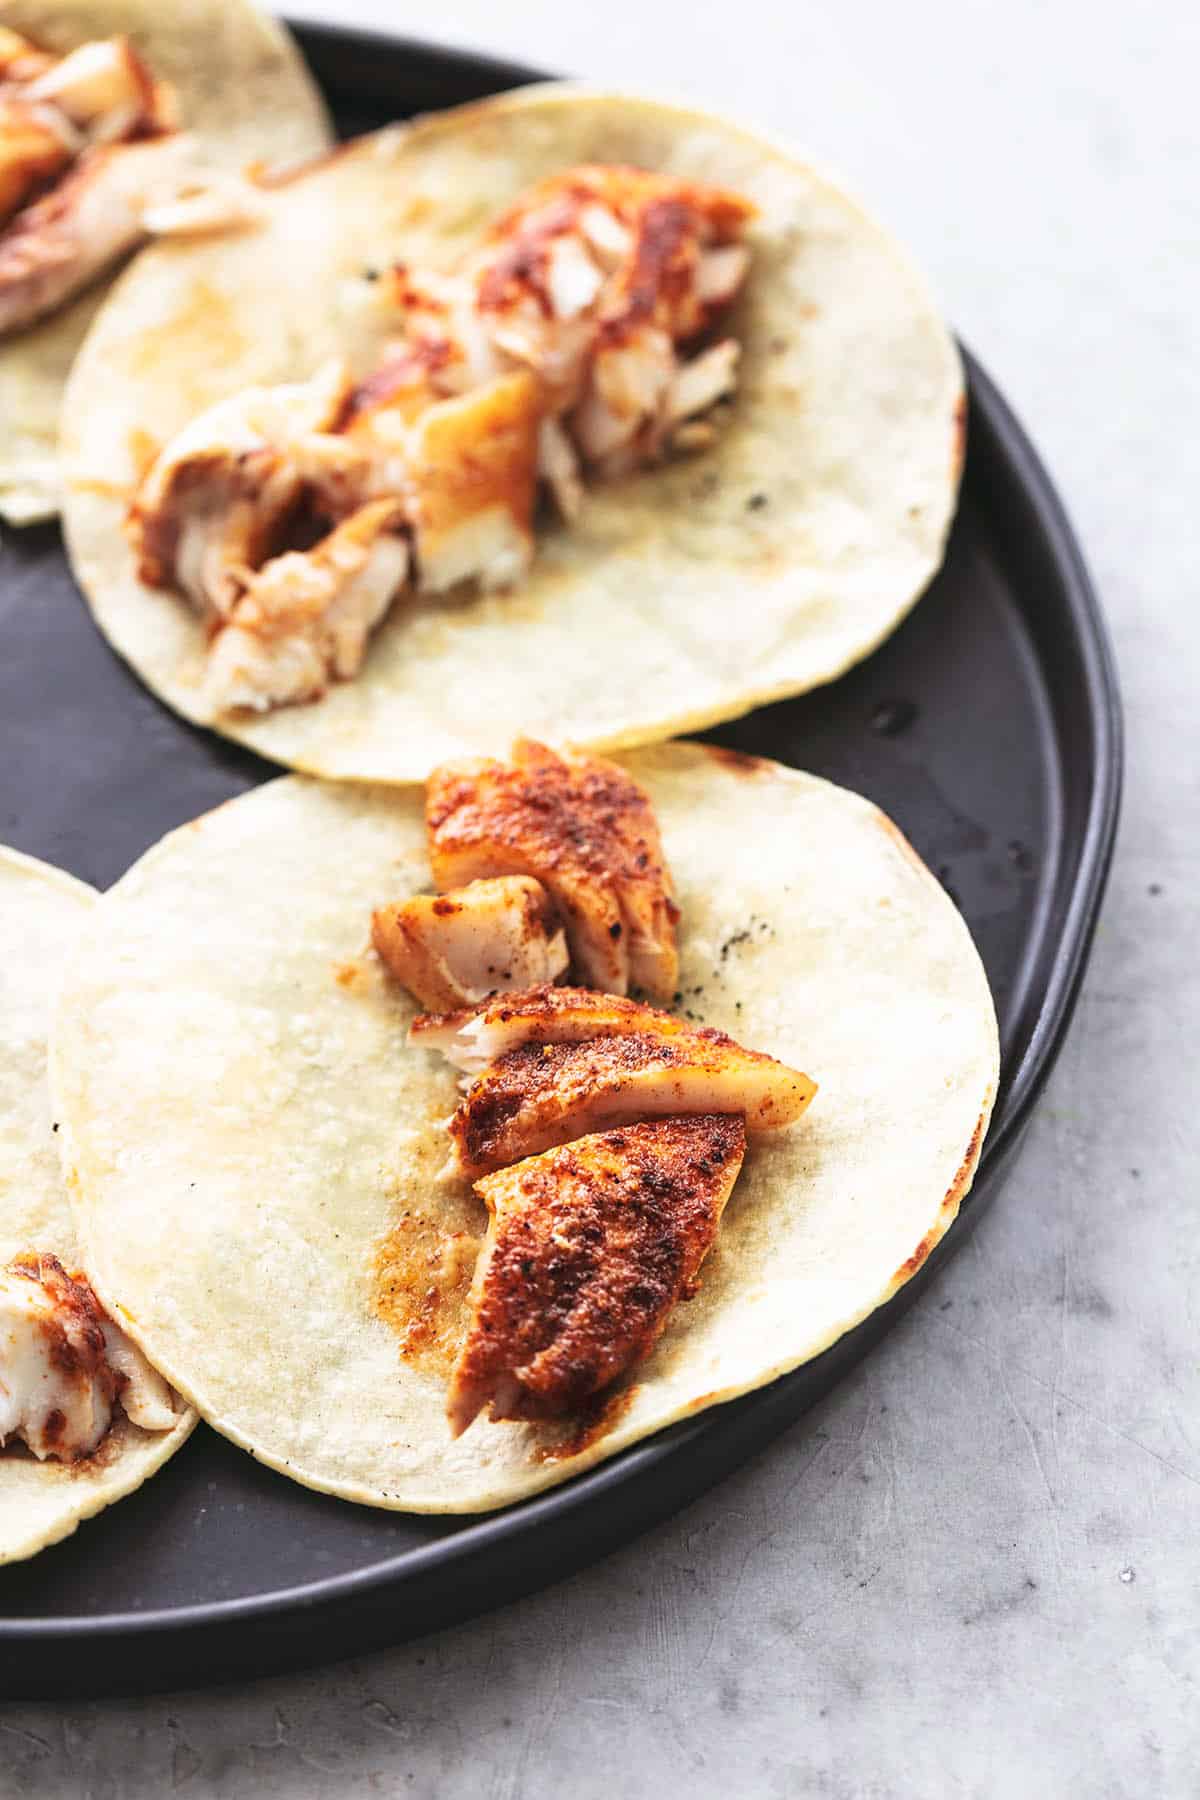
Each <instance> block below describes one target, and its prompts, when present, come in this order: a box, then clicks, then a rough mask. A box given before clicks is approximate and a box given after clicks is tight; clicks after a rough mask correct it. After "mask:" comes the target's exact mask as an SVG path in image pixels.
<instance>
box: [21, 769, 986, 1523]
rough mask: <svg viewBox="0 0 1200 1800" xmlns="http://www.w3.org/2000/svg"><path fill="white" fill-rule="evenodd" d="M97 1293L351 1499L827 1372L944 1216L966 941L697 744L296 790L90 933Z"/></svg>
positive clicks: (172, 860) (977, 1086) (87, 1010)
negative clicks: (836, 1348) (837, 1349)
mask: <svg viewBox="0 0 1200 1800" xmlns="http://www.w3.org/2000/svg"><path fill="white" fill-rule="evenodd" d="M52 1066H53V1080H54V1087H55V1094H56V1106H57V1107H58V1109H59V1116H60V1117H61V1119H62V1120H63V1132H64V1136H65V1154H66V1156H67V1160H68V1164H69V1167H70V1170H71V1180H72V1188H73V1192H74V1194H75V1198H76V1204H77V1221H78V1226H79V1230H80V1233H81V1240H82V1243H83V1246H84V1249H85V1253H86V1258H87V1263H88V1267H89V1268H90V1269H91V1270H92V1272H93V1276H94V1279H95V1281H96V1283H97V1288H98V1291H99V1293H100V1295H101V1297H102V1299H103V1301H104V1303H105V1305H106V1306H108V1307H109V1309H110V1311H111V1313H112V1316H113V1317H114V1318H115V1319H117V1320H118V1321H120V1322H121V1323H122V1324H123V1325H124V1326H125V1327H126V1329H127V1330H128V1331H129V1333H130V1334H131V1336H132V1337H134V1338H135V1339H136V1340H137V1341H138V1342H139V1343H140V1344H141V1345H142V1346H143V1348H144V1349H145V1350H146V1352H147V1354H148V1355H150V1356H152V1357H153V1358H154V1359H155V1361H156V1363H157V1364H158V1365H159V1366H160V1367H161V1368H162V1369H164V1370H165V1371H166V1372H167V1373H168V1374H169V1375H170V1378H171V1380H172V1381H173V1382H175V1383H176V1385H177V1386H178V1387H179V1388H180V1390H181V1391H182V1392H183V1393H185V1394H186V1395H187V1396H188V1398H189V1399H190V1400H191V1401H192V1402H193V1403H194V1404H195V1405H196V1406H197V1407H198V1408H199V1410H200V1411H201V1413H202V1414H203V1415H204V1416H205V1417H206V1418H207V1419H208V1420H209V1421H210V1422H211V1423H212V1424H213V1425H215V1426H216V1427H217V1428H218V1429H219V1430H221V1431H223V1432H225V1433H226V1434H227V1435H228V1436H229V1437H230V1438H232V1439H233V1440H234V1441H235V1442H236V1443H239V1444H241V1445H243V1446H244V1447H246V1448H248V1449H250V1450H252V1451H253V1453H254V1454H255V1455H256V1456H257V1457H258V1458H259V1459H260V1460H262V1461H263V1462H266V1463H268V1464H270V1465H271V1466H272V1467H274V1468H277V1469H279V1470H282V1471H283V1472H284V1473H286V1474H288V1475H290V1476H291V1477H293V1478H294V1479H295V1480H297V1481H300V1482H302V1483H305V1484H307V1485H309V1486H312V1487H315V1488H319V1489H322V1490H325V1491H327V1492H330V1493H333V1494H338V1495H341V1496H343V1497H344V1498H347V1499H350V1500H356V1501H360V1502H365V1503H368V1504H371V1505H375V1506H380V1507H391V1508H396V1509H405V1510H412V1511H420V1512H472V1511H479V1510H483V1509H486V1508H490V1507H496V1506H502V1505H504V1504H506V1503H508V1502H510V1501H514V1500H517V1499H519V1498H521V1497H522V1496H523V1495H528V1494H531V1493H534V1492H536V1491H538V1490H539V1489H542V1488H545V1487H547V1486H549V1485H550V1484H552V1483H554V1482H558V1481H562V1480H564V1479H566V1478H567V1477H568V1476H570V1475H572V1474H574V1473H576V1472H578V1471H579V1470H581V1469H584V1468H586V1467H588V1466H589V1465H591V1464H593V1463H595V1462H596V1461H598V1460H599V1459H601V1458H603V1457H606V1456H610V1455H612V1454H613V1453H614V1452H616V1451H618V1450H620V1449H622V1448H624V1447H625V1446H627V1445H629V1444H632V1443H635V1442H636V1441H638V1440H639V1439H641V1438H644V1437H646V1436H647V1435H648V1434H650V1433H652V1432H655V1431H658V1430H660V1429H662V1428H663V1427H664V1426H666V1425H669V1424H670V1423H671V1422H672V1421H674V1420H677V1419H680V1418H684V1417H687V1416H690V1415H692V1414H694V1413H696V1412H698V1411H700V1410H701V1409H703V1408H705V1407H709V1406H713V1405H715V1404H717V1403H719V1402H721V1401H724V1400H727V1399H729V1398H732V1397H733V1396H735V1395H737V1394H741V1393H744V1392H746V1391H747V1390H748V1389H751V1388H755V1387H758V1386H760V1385H762V1384H763V1383H765V1382H768V1381H771V1380H773V1379H774V1378H775V1377H776V1376H778V1375H780V1374H782V1373H784V1372H785V1371H787V1370H789V1369H792V1368H794V1367H795V1366H796V1365H797V1364H799V1363H802V1362H804V1361H806V1360H807V1359H808V1358H810V1357H813V1356H815V1355H817V1354H818V1353H819V1352H820V1351H821V1350H823V1349H824V1348H826V1347H827V1346H828V1345H829V1344H831V1343H832V1342H833V1341H834V1340H835V1339H836V1338H838V1337H839V1336H840V1335H841V1334H842V1333H843V1332H845V1331H847V1330H848V1329H849V1328H850V1327H851V1326H853V1325H854V1324H855V1323H857V1322H858V1321H859V1320H861V1319H862V1318H864V1317H865V1316H866V1315H867V1314H868V1313H869V1312H871V1311H872V1310H873V1309H874V1308H875V1307H877V1306H879V1305H881V1304H882V1303H883V1302H884V1301H885V1300H887V1299H888V1297H889V1296H890V1295H891V1294H892V1293H894V1292H895V1291H896V1289H897V1288H898V1287H899V1286H900V1285H901V1284H902V1283H903V1282H905V1281H906V1280H907V1279H908V1278H909V1276H910V1275H911V1274H912V1273H913V1272H914V1270H915V1269H917V1268H918V1267H919V1266H920V1264H921V1262H922V1260H923V1259H924V1258H925V1256H926V1255H928V1253H929V1251H930V1250H931V1249H932V1248H933V1246H934V1245H935V1244H936V1243H937V1242H938V1240H939V1239H940V1237H941V1236H942V1234H943V1233H944V1232H945V1230H946V1229H947V1227H948V1226H949V1225H950V1223H951V1222H952V1220H953V1218H954V1216H955V1214H956V1212H957V1210H958V1207H959V1203H960V1201H961V1200H962V1197H963V1195H964V1194H965V1193H966V1191H967V1189H968V1188H969V1187H970V1184H971V1180H972V1177H973V1174H974V1171H975V1167H976V1164H977V1161H978V1158H979V1154H980V1149H981V1145H982V1141H983V1136H984V1133H985V1132H986V1129H987V1124H988V1118H989V1115H990V1111H991V1106H992V1101H993V1096H994V1093H995V1087H996V1080H997V1072H998V1050H997V1034H996V1021H995V1015H994V1011H993V1007H992V1002H991V997H990V995H989V991H988V985H987V980H986V977H985V975H984V971H983V968H982V966H981V964H980V961H979V958H978V956H977V954H976V952H975V949H974V946H973V945H972V943H971V939H970V936H969V934H968V932H967V929H966V926H965V925H964V923H963V921H962V919H961V917H960V916H959V914H958V912H957V910H956V909H955V907H954V906H953V904H952V902H951V901H950V899H949V898H948V897H947V895H946V894H945V892H944V891H943V889H942V888H941V886H940V885H939V884H938V883H937V882H936V881H935V880H934V878H933V877H932V876H931V875H930V874H929V872H928V871H927V870H926V869H925V868H924V866H923V865H922V864H921V863H920V861H919V860H918V858H917V857H916V855H915V854H914V852H913V851H912V850H911V849H910V847H909V846H908V844H907V843H906V841H905V840H904V839H903V837H902V836H901V835H900V833H899V832H898V831H897V830H896V828H895V827H894V826H893V825H892V824H891V823H890V822H889V821H888V820H887V819H886V818H885V817H884V816H883V815H882V814H881V813H880V812H879V811H878V810H877V809H876V808H875V807H874V806H872V805H871V804H869V803H868V802H867V801H865V800H863V799H860V798H859V797H857V796H856V795H853V794H850V793H848V792H846V791H844V790H842V789H839V788H837V787H834V786H832V785H830V784H829V783H827V782H825V781H821V780H818V779H817V778H815V777H813V776H810V775H805V774H801V773H798V772H797V771H795V770H791V769H786V768H783V767H781V766H780V765H778V764H775V763H771V762H765V761H761V760H758V759H755V758H751V757H742V756H737V755H734V754H732V753H729V752H725V751H721V750H717V749H712V748H706V747H702V746H700V745H696V744H670V745H666V746H662V747H659V748H656V749H650V750H644V751H641V752H638V753H634V754H631V755H628V756H626V757H623V758H622V759H620V760H619V761H609V760H606V759H603V758H600V757H597V756H595V755H594V754H591V753H589V752H586V751H582V750H569V749H568V750H563V751H561V752H559V751H555V750H553V749H551V748H549V747H547V746H545V745H543V744H540V743H538V742H537V741H534V740H530V739H520V740H518V741H517V742H516V743H515V744H514V745H513V746H512V747H511V750H510V753H509V754H508V756H506V757H503V758H475V759H465V760H460V761H457V762H455V763H454V764H452V765H449V766H446V767H442V768H439V769H438V770H437V771H436V772H435V773H434V774H433V776H432V777H431V779H430V781H429V784H428V788H427V790H426V793H425V795H424V802H423V803H422V798H421V796H420V794H419V792H417V791H415V790H413V789H411V788H397V787H394V786H375V787H372V786H367V785H350V784H346V785H333V784H325V783H321V782H316V781H312V780H311V779H308V778H305V777H298V776H290V777H286V778H282V779H280V780H277V781H275V782H272V783H270V784H268V785H267V786H265V787H263V788H260V789H258V790H257V791H256V792H254V793H253V794H250V795H248V796H244V797H242V798H240V799H237V800H234V801H231V802H230V803H229V804H227V805H225V806H223V807H221V808H219V809H218V810H217V811H216V812H213V813H210V814H208V815H206V816H205V817H203V818H201V819H198V820H196V821H195V822H194V823H193V824H191V825H188V826H186V827H184V828H183V829H181V830H179V831H176V832H174V833H173V834H171V835H170V836H169V837H167V838H166V839H165V840H164V841H163V842H162V843H161V844H159V845H158V846H157V847H156V848H155V849H153V850H151V851H150V852H149V853H148V854H147V855H146V856H145V857H144V858H143V859H142V861H141V862H140V863H138V864H137V865H136V866H135V867H134V868H133V869H132V870H131V871H130V872H129V873H128V874H127V875H126V876H125V877H124V878H123V879H122V880H121V881H120V882H119V883H118V884H117V886H116V887H115V888H114V889H112V890H111V891H110V893H109V894H108V895H106V896H105V898H104V900H103V902H102V904H101V906H100V908H99V909H98V910H97V911H96V913H95V914H94V915H93V916H92V917H91V918H90V919H89V920H88V921H86V922H85V928H84V930H83V932H82V934H81V942H80V945H79V953H78V957H77V960H76V961H75V963H74V964H73V966H72V969H71V971H70V972H69V974H68V977H67V981H66V986H65V991H64V996H63V1001H62V1005H61V1008H60V1012H59V1017H58V1027H57V1032H56V1040H55V1046H54V1051H53V1056H52Z"/></svg>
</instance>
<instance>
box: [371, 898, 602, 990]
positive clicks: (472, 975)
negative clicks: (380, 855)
mask: <svg viewBox="0 0 1200 1800" xmlns="http://www.w3.org/2000/svg"><path fill="white" fill-rule="evenodd" d="M371 942H372V943H373V944H374V946H375V949H376V950H377V951H378V953H379V955H380V957H381V958H382V960H383V961H384V962H385V963H386V965H387V967H388V968H389V969H390V971H391V973H392V974H393V975H394V976H395V977H396V979H397V980H398V981H402V982H403V983H404V985H405V987H406V988H408V990H409V992H410V993H411V994H412V995H413V996H414V997H415V998H416V1000H417V1001H418V1002H419V1004H420V1005H421V1006H431V1007H446V1006H463V1005H469V1004H470V1003H471V1002H473V1001H477V1000H482V999H484V998H485V997H486V996H487V995H488V994H494V993H497V992H498V991H501V990H503V989H505V988H514V987H515V988H526V987H528V986H529V985H530V984H531V983H536V982H552V981H554V980H556V979H557V977H558V976H559V975H562V974H563V973H564V972H565V971H566V967H567V962H568V960H569V959H568V952H567V940H566V938H565V937H564V935H563V931H562V927H561V926H560V925H559V922H558V918H557V915H556V914H555V911H554V908H553V907H552V905H551V904H550V896H549V895H548V894H547V892H546V890H545V888H544V887H543V886H542V884H541V882H540V881H534V880H533V878H532V877H531V876H529V875H506V876H501V877H499V878H498V879H496V880H494V881H472V882H470V883H469V885H468V886H467V887H464V888H456V889H454V890H453V891H452V892H450V893H448V894H438V895H434V894H415V895H414V896H413V897H412V899H411V900H403V901H399V902H396V903H395V904H393V905H391V906H381V907H379V908H378V909H377V911H376V912H375V913H373V914H372V917H371Z"/></svg>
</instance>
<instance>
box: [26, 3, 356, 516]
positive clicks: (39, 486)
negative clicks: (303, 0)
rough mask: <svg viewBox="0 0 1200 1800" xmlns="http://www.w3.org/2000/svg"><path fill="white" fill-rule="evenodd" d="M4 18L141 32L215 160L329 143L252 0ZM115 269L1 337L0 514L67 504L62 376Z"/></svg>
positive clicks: (69, 8) (72, 41) (37, 37)
mask: <svg viewBox="0 0 1200 1800" xmlns="http://www.w3.org/2000/svg"><path fill="white" fill-rule="evenodd" d="M3 18H4V23H5V25H7V26H8V27H9V28H10V29H11V30H13V31H17V32H20V33H21V35H22V36H23V37H28V38H30V39H31V40H32V41H33V42H34V43H35V44H36V45H37V46H38V48H39V49H44V50H50V51H53V52H55V53H57V54H60V55H61V54H63V53H65V52H66V51H68V50H73V49H74V48H75V47H76V46H77V45H78V44H82V43H86V42H88V41H89V40H91V39H94V38H107V37H114V36H117V35H118V34H119V35H122V36H125V37H128V38H129V39H131V41H132V42H133V44H134V46H135V47H136V48H137V49H138V50H139V51H140V52H141V54H142V55H143V56H144V57H145V59H146V61H147V63H148V64H149V66H150V69H151V71H152V73H153V74H154V75H155V76H158V77H163V78H165V79H166V80H167V81H169V82H171V83H172V84H173V85H174V87H175V89H176V91H177V93H178V95H179V99H180V102H181V106H182V112H183V129H184V130H185V131H188V132H190V133H192V135H194V136H195V138H196V139H197V141H198V144H199V146H200V147H201V148H202V150H203V153H204V157H205V159H206V161H207V162H208V163H210V164H211V165H212V166H213V167H216V168H222V169H233V170H239V169H241V168H243V167H245V166H246V165H247V164H248V163H250V162H252V161H256V160H261V161H263V162H267V163H291V162H297V161H299V160H301V159H302V158H304V157H308V156H312V155H314V154H315V153H316V152H317V151H319V150H321V149H322V148H323V147H324V146H325V145H326V144H327V143H328V142H329V138H330V130H329V122H328V118H327V116H326V112H325V107H324V104H323V102H322V101H321V98H320V96H319V94H318V93H317V90H316V87H315V86H314V84H313V82H312V80H311V78H310V77H309V75H308V72H307V70H306V69H305V67H304V63H303V61H302V60H301V57H300V54H299V52H298V50H297V49H296V47H295V45H294V44H293V42H292V40H291V38H290V36H289V35H288V33H287V32H286V31H285V30H284V29H283V27H282V26H281V25H279V24H277V23H276V22H275V20H274V19H270V18H268V17H267V16H266V15H265V14H264V13H261V12H259V10H258V8H257V7H256V6H254V5H253V4H252V3H251V0H4V11H3ZM111 279H112V278H111V277H108V278H105V279H102V280H101V281H100V282H99V283H98V284H97V285H96V286H95V287H92V288H89V289H88V290H87V291H86V292H85V293H82V294H80V295H79V296H78V297H77V298H76V299H75V300H73V301H69V302H68V304H67V305H66V306H64V307H62V308H61V309H60V310H59V311H58V312H56V313H53V314H51V315H50V316H49V317H48V318H46V319H43V320H41V321H40V322H39V323H38V324H36V325H35V326H33V327H32V328H31V329H30V330H28V331H24V332H19V333H16V334H14V335H12V336H10V337H4V338H0V419H2V420H3V421H4V432H3V440H2V441H0V516H2V517H3V518H5V519H7V520H8V521H9V523H10V524H12V525H27V524H31V523H33V522H34V521H35V520H38V519H48V518H52V517H53V516H54V514H55V513H57V512H58V510H59V502H60V498H61V482H60V479H59V467H58V420H59V406H60V402H61V400H62V392H63V387H64V385H65V383H66V379H67V375H68V373H69V371H70V368H71V364H72V362H73V360H74V357H75V352H76V351H77V350H78V348H79V346H80V344H81V343H82V342H83V339H84V336H85V335H86V333H87V329H88V327H89V325H90V324H91V322H92V320H93V319H94V318H95V316H96V313H97V311H98V309H99V307H100V304H101V302H102V300H103V298H104V295H105V293H106V292H107V290H108V288H109V286H110V285H111Z"/></svg>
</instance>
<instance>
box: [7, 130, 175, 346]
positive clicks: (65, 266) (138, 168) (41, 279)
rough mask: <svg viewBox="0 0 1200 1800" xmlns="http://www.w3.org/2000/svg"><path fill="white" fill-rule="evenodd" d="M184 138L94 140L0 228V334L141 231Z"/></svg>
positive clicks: (102, 265) (119, 252) (46, 305)
mask: <svg viewBox="0 0 1200 1800" xmlns="http://www.w3.org/2000/svg"><path fill="white" fill-rule="evenodd" d="M190 154H191V146H190V145H189V143H188V141H187V139H186V138H183V137H179V136H174V135H173V136H169V137H159V138H149V139H147V140H146V141H145V142H144V143H133V144H99V145H96V146H94V147H93V148H91V149H88V150H85V151H84V153H83V155H82V156H81V157H80V158H79V160H78V161H77V162H76V164H75V166H74V168H73V169H72V170H71V171H70V173H69V174H67V175H66V176H64V178H63V179H62V180H61V181H60V182H59V183H58V185H57V186H56V187H54V188H52V189H51V191H50V192H49V193H48V194H46V195H44V196H43V198H42V199H40V200H37V201H35V202H34V204H33V205H32V206H27V207H25V208H24V209H23V210H22V211H21V212H19V213H18V214H17V215H16V217H15V218H14V219H13V220H12V221H11V223H10V224H9V225H8V226H7V228H6V229H5V230H4V231H3V232H0V336H2V335H3V334H4V333H5V332H8V331H16V330H18V329H20V328H21V327H23V326H26V325H29V324H31V323H32V322H33V321H34V320H35V319H39V318H41V317H42V316H43V314H45V313H48V312H52V311H53V310H54V308H55V307H57V306H60V305H61V304H62V302H63V301H64V300H67V299H69V298H70V297H71V296H72V295H74V294H77V293H79V292H80V291H81V289H83V288H85V287H87V286H88V285H89V283H90V282H92V281H94V280H95V279H96V277H97V276H98V275H101V274H102V273H103V272H104V271H105V270H106V269H108V268H110V267H111V266H112V265H113V263H115V262H118V261H120V259H121V257H123V256H125V255H126V254H127V253H128V252H129V251H130V250H132V249H133V248H134V247H135V245H137V244H138V243H140V242H141V240H142V238H143V237H144V236H145V226H144V223H143V213H144V212H145V210H146V208H147V207H148V206H150V205H151V204H152V202H153V200H154V198H155V197H156V195H161V194H162V193H163V192H164V191H169V190H170V189H171V187H173V186H175V185H177V184H178V182H179V180H180V179H181V176H182V172H183V169H184V166H185V164H186V162H187V159H188V157H189V156H190Z"/></svg>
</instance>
